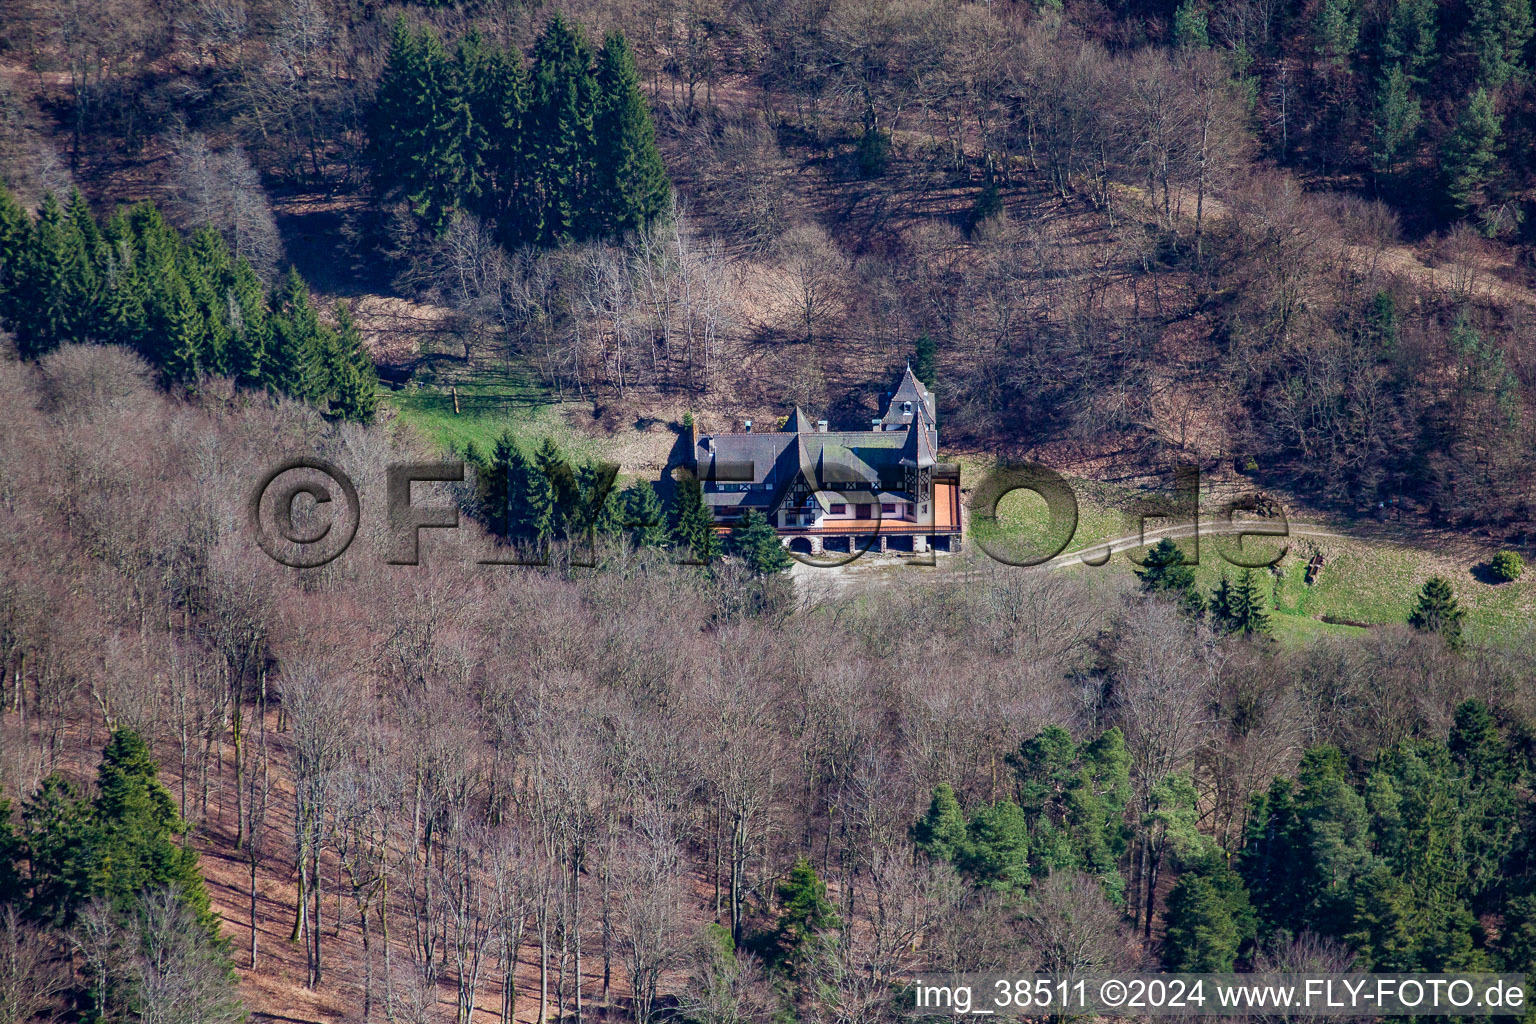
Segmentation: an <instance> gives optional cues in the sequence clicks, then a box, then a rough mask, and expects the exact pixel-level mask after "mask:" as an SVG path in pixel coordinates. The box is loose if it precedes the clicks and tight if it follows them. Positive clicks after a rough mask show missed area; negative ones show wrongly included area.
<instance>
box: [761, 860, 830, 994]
mask: <svg viewBox="0 0 1536 1024" xmlns="http://www.w3.org/2000/svg"><path fill="white" fill-rule="evenodd" d="M778 897H779V905H780V907H781V910H780V911H779V921H778V924H777V926H776V927H775V928H774V933H773V936H774V943H775V945H776V946H777V947H778V955H779V958H780V960H781V961H783V962H785V963H787V964H789V965H790V966H791V969H793V967H794V966H796V965H798V964H799V963H800V962H801V961H802V960H803V959H804V957H805V954H806V952H807V951H808V950H809V948H810V946H811V944H812V943H814V942H815V941H816V939H817V936H819V935H820V934H821V933H822V932H825V931H828V930H829V929H833V928H839V927H841V926H842V921H841V920H839V918H838V916H837V910H836V908H835V907H833V905H832V902H831V901H830V900H828V899H827V883H826V882H823V881H822V880H821V878H820V877H819V876H818V875H817V874H816V869H815V868H814V867H812V866H811V862H810V861H809V860H807V859H806V858H805V857H803V856H802V857H798V858H796V860H795V863H794V864H793V866H791V867H790V869H789V874H788V875H787V876H786V877H785V879H784V881H782V882H780V883H779V888H778Z"/></svg>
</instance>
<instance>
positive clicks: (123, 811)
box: [84, 729, 222, 945]
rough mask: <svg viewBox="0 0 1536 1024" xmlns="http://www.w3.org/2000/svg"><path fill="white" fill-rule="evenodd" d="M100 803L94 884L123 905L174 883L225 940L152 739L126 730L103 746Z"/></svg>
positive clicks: (95, 815) (89, 871)
mask: <svg viewBox="0 0 1536 1024" xmlns="http://www.w3.org/2000/svg"><path fill="white" fill-rule="evenodd" d="M96 785H97V791H98V795H97V797H96V799H95V801H94V802H93V804H92V815H91V827H90V837H89V852H88V854H87V857H86V863H85V864H84V867H85V871H86V877H87V878H88V880H89V883H88V884H89V889H90V891H91V892H92V893H93V894H99V895H102V896H105V897H107V898H108V899H110V900H111V901H112V903H113V905H114V906H116V907H117V908H118V909H120V910H129V909H131V908H133V907H134V906H135V905H136V903H137V901H138V899H139V898H140V897H141V896H142V895H143V894H144V893H145V892H146V891H148V890H152V889H156V888H160V887H169V888H171V889H172V890H173V891H174V892H175V893H176V894H177V895H178V896H179V897H180V898H181V900H182V902H183V903H185V904H186V905H187V907H188V909H190V910H191V911H192V912H193V913H194V914H195V916H196V920H197V922H198V924H199V925H201V926H202V928H203V929H204V930H205V931H206V933H207V934H208V937H209V939H210V940H212V941H213V942H214V943H215V944H220V945H221V944H222V940H221V939H220V937H219V919H218V915H216V914H215V913H214V912H213V910H212V901H211V900H210V898H209V896H208V890H207V888H206V887H205V886H204V884H203V879H202V875H201V874H199V873H198V869H197V854H196V852H194V851H193V850H191V849H190V848H188V847H186V846H184V845H182V844H181V843H180V842H179V839H180V837H181V836H182V835H183V834H185V832H186V831H187V828H188V826H187V823H186V822H185V821H183V820H182V818H181V815H179V814H178V813H177V812H176V804H175V801H173V800H172V798H171V794H170V791H169V790H167V789H166V788H165V785H164V784H163V783H161V782H160V779H159V766H158V765H157V764H156V763H155V760H154V758H153V757H152V756H151V755H150V751H149V747H148V745H147V744H145V742H144V740H143V739H142V738H140V736H139V735H138V734H137V733H136V732H134V731H133V730H131V729H118V730H117V731H115V732H114V733H113V734H112V738H111V739H110V740H109V741H108V743H107V746H106V749H104V750H103V751H102V758H101V766H100V768H99V769H98V770H97V774H96Z"/></svg>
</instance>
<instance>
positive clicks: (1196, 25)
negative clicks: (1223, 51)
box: [1173, 0, 1211, 50]
mask: <svg viewBox="0 0 1536 1024" xmlns="http://www.w3.org/2000/svg"><path fill="white" fill-rule="evenodd" d="M1173 44H1174V45H1175V46H1178V47H1184V48H1188V49H1193V50H1209V49H1210V48H1211V35H1210V29H1209V23H1208V21H1207V19H1206V16H1205V11H1204V10H1203V9H1202V8H1201V6H1200V4H1199V2H1198V0H1183V2H1182V3H1181V4H1179V6H1178V9H1177V10H1175V11H1174V12H1173Z"/></svg>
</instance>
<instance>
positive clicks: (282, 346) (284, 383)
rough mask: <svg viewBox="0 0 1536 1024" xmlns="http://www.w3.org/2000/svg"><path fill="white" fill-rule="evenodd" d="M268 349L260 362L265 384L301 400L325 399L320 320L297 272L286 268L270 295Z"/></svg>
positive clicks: (307, 290)
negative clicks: (274, 290)
mask: <svg viewBox="0 0 1536 1024" xmlns="http://www.w3.org/2000/svg"><path fill="white" fill-rule="evenodd" d="M268 324H269V328H270V332H271V333H270V335H269V348H268V350H267V353H266V359H265V361H264V363H263V373H264V376H265V379H266V384H267V386H268V387H269V388H272V389H273V390H275V391H281V392H282V393H284V394H286V395H291V396H293V397H294V398H297V399H299V400H300V401H305V402H317V401H319V400H320V399H322V398H323V397H324V396H325V393H326V390H327V384H328V383H329V382H328V381H327V379H326V370H325V345H324V342H325V338H324V336H323V333H324V332H323V328H322V327H321V324H320V318H319V316H318V315H317V314H316V313H315V308H314V305H313V304H312V303H311V302H310V299H309V289H308V288H306V287H305V286H304V282H303V280H302V279H301V278H300V277H299V272H298V271H297V270H295V269H293V268H292V267H290V268H289V269H288V273H287V275H285V276H284V278H283V281H282V283H281V284H280V285H279V286H278V289H277V291H276V292H275V293H274V294H273V296H272V303H271V312H270V315H269V317H268Z"/></svg>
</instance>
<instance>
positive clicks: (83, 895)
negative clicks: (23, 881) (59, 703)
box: [21, 772, 90, 927]
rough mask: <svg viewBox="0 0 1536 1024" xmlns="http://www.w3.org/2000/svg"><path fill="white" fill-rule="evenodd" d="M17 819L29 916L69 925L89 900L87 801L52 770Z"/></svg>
mask: <svg viewBox="0 0 1536 1024" xmlns="http://www.w3.org/2000/svg"><path fill="white" fill-rule="evenodd" d="M21 820H22V848H23V849H24V850H25V852H26V859H27V868H28V872H27V889H28V897H29V900H28V903H29V907H30V909H31V912H32V916H33V917H35V918H37V919H38V920H40V921H46V922H49V923H51V924H54V925H56V926H61V927H62V926H67V925H68V924H69V923H70V921H71V919H72V918H73V916H74V913H75V908H76V907H77V906H78V905H79V904H80V903H81V902H82V901H84V900H85V899H87V898H88V891H87V886H86V884H85V883H86V879H85V871H84V868H83V865H82V859H83V857H84V854H85V850H86V835H87V828H88V827H89V824H90V805H89V804H87V803H86V802H85V801H84V800H83V799H81V796H80V790H79V788H78V787H76V786H75V784H74V783H72V782H70V781H69V780H68V779H66V778H64V776H62V775H60V774H58V773H57V772H54V773H53V774H51V775H49V776H48V777H47V778H45V779H43V783H42V785H41V786H39V787H38V789H37V792H35V793H33V794H32V795H31V796H30V797H28V798H27V800H26V803H24V804H23V805H22V809H21Z"/></svg>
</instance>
